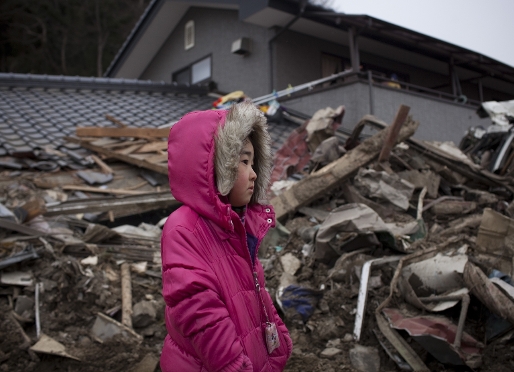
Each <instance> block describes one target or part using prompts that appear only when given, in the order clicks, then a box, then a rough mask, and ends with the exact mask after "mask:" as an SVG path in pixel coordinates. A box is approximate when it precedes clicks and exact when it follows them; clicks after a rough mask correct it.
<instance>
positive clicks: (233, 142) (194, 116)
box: [168, 102, 272, 225]
mask: <svg viewBox="0 0 514 372" xmlns="http://www.w3.org/2000/svg"><path fill="white" fill-rule="evenodd" d="M247 137H250V140H251V141H252V144H253V147H254V153H255V155H254V171H255V173H256V174H257V179H256V181H255V188H254V194H253V196H252V200H251V201H250V204H257V203H262V202H263V201H264V199H265V197H266V190H267V188H268V184H269V180H270V173H271V166H272V154H271V139H270V136H269V134H268V132H267V124H266V118H265V116H264V114H263V113H262V112H261V111H260V110H259V109H257V108H256V107H255V105H253V104H252V103H251V102H243V103H239V104H236V105H233V106H232V107H231V108H230V109H229V110H208V111H195V112H192V113H189V114H187V115H185V116H184V117H183V118H182V119H180V120H179V121H178V122H177V123H176V124H175V125H174V126H173V127H172V129H171V131H170V135H169V138H168V175H169V182H170V188H171V193H172V194H173V196H174V197H175V198H176V199H177V200H179V201H180V202H182V203H184V204H186V205H188V206H190V207H191V208H193V209H194V210H195V211H196V212H197V213H199V214H201V215H203V216H205V217H207V218H209V219H212V220H215V221H217V220H218V219H219V218H220V214H221V215H222V219H223V220H225V216H227V207H228V208H230V204H229V203H228V197H227V195H228V194H229V192H230V190H231V189H232V187H233V186H234V183H235V181H236V178H237V173H238V166H239V156H240V154H241V151H242V149H243V141H244V140H245V139H246V138H247ZM222 224H223V225H224V224H225V223H222Z"/></svg>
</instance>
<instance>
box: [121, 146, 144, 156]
mask: <svg viewBox="0 0 514 372" xmlns="http://www.w3.org/2000/svg"><path fill="white" fill-rule="evenodd" d="M140 148H141V145H139V144H136V145H129V146H127V147H125V148H123V149H121V150H117V151H116V153H117V154H122V155H130V154H132V153H134V152H136V151H137V150H139V149H140Z"/></svg>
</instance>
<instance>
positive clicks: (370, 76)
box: [368, 70, 375, 115]
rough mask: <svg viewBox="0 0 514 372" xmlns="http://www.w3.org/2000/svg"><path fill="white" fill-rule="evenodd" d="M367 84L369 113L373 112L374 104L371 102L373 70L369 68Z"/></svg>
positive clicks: (372, 113)
mask: <svg viewBox="0 0 514 372" xmlns="http://www.w3.org/2000/svg"><path fill="white" fill-rule="evenodd" d="M368 86H369V113H370V114H371V115H374V114H375V112H374V111H375V110H374V107H375V104H374V102H373V72H371V70H368Z"/></svg>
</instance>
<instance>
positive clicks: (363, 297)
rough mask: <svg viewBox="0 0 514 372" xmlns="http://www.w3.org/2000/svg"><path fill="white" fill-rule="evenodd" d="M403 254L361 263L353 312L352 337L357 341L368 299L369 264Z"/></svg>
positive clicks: (392, 260) (384, 261)
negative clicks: (355, 309) (357, 296)
mask: <svg viewBox="0 0 514 372" xmlns="http://www.w3.org/2000/svg"><path fill="white" fill-rule="evenodd" d="M402 257H403V256H386V257H382V258H376V259H373V260H369V261H367V262H365V263H364V265H362V273H361V284H360V287H359V298H358V299H357V313H356V314H355V325H354V328H353V339H354V340H355V341H357V342H358V341H359V340H360V338H361V331H362V323H363V322H364V312H365V310H366V302H367V300H368V281H369V275H370V273H371V266H373V265H382V264H385V263H389V262H395V261H399V260H400V258H402Z"/></svg>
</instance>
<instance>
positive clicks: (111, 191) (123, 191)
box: [62, 185, 148, 195]
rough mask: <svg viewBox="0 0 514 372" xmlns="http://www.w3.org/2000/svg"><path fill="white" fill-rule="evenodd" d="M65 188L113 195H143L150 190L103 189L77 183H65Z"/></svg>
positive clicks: (63, 187)
mask: <svg viewBox="0 0 514 372" xmlns="http://www.w3.org/2000/svg"><path fill="white" fill-rule="evenodd" d="M62 189H63V190H75V191H84V192H95V193H99V194H113V195H143V194H148V191H137V190H127V189H101V188H99V187H90V186H77V185H64V186H62Z"/></svg>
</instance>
